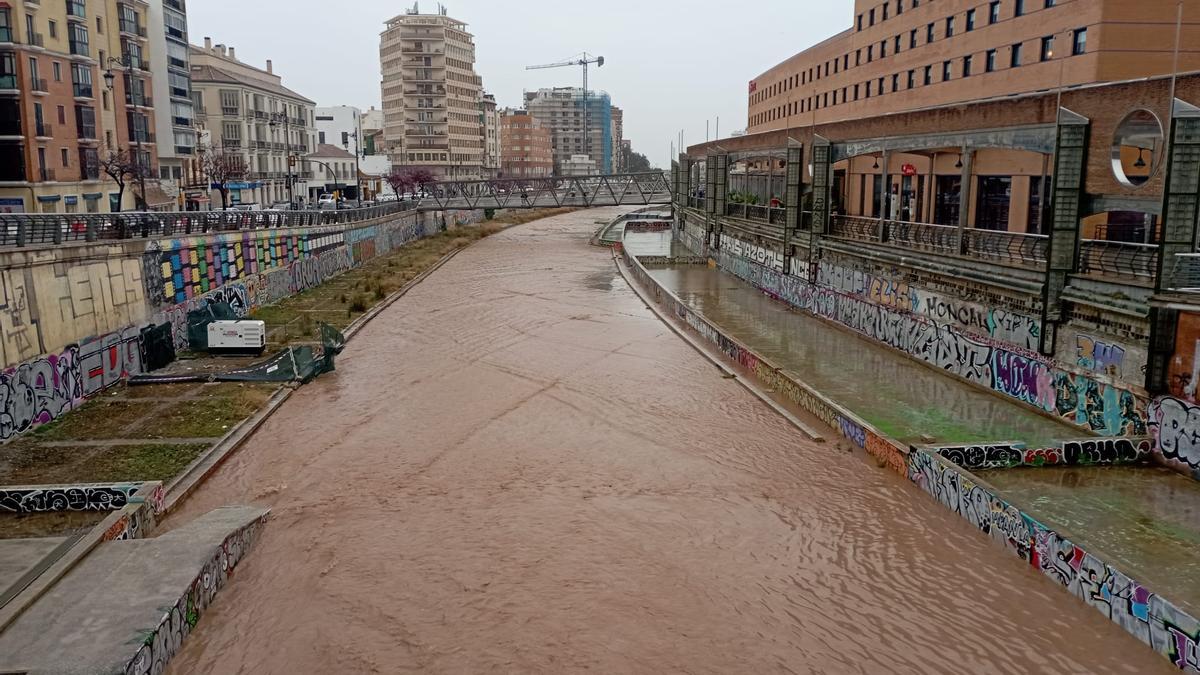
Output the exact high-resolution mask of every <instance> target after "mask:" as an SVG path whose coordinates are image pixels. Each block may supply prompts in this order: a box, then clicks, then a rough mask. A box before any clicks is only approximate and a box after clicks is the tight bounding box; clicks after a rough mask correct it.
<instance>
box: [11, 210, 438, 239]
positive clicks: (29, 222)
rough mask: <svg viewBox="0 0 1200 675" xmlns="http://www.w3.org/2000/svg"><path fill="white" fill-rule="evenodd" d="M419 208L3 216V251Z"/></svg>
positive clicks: (343, 219)
mask: <svg viewBox="0 0 1200 675" xmlns="http://www.w3.org/2000/svg"><path fill="white" fill-rule="evenodd" d="M416 208H417V204H416V203H415V202H392V203H388V204H379V205H376V206H368V207H364V208H360V209H339V210H336V211H334V210H329V211H316V210H313V211H274V210H272V211H170V212H163V213H155V212H129V213H95V214H82V213H64V214H24V213H14V214H0V247H5V246H18V247H20V246H32V245H38V244H61V243H64V242H70V241H75V242H78V241H99V240H112V239H134V238H148V237H173V236H180V235H190V234H204V233H207V232H235V231H240V230H259V229H266V228H279V227H315V226H323V225H350V224H354V223H361V222H366V221H370V220H374V219H376V218H382V217H385V216H390V215H394V214H398V213H404V212H406V211H412V210H414V209H416Z"/></svg>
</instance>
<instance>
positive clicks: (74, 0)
mask: <svg viewBox="0 0 1200 675" xmlns="http://www.w3.org/2000/svg"><path fill="white" fill-rule="evenodd" d="M66 1H67V21H86V20H87V7H86V5H85V4H84V2H83V0H66Z"/></svg>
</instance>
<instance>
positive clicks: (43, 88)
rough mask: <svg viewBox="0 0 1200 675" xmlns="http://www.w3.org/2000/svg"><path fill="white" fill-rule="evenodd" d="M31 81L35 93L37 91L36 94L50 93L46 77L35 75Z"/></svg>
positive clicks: (31, 87)
mask: <svg viewBox="0 0 1200 675" xmlns="http://www.w3.org/2000/svg"><path fill="white" fill-rule="evenodd" d="M30 83H31V86H30V89H31V90H32V91H33V93H35V94H48V93H50V85H49V84H48V83H47V82H46V78H44V77H35V78H32V79H31V80H30Z"/></svg>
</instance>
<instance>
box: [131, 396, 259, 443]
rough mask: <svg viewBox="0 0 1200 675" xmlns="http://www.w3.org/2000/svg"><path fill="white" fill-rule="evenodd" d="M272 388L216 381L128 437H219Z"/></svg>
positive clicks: (171, 407) (161, 413) (250, 411)
mask: <svg viewBox="0 0 1200 675" xmlns="http://www.w3.org/2000/svg"><path fill="white" fill-rule="evenodd" d="M274 391H275V387H274V385H237V384H230V383H225V384H218V385H211V386H206V390H205V394H202V395H200V396H198V397H196V398H195V399H193V400H190V401H179V402H177V403H172V404H169V405H168V406H167V407H166V408H164V409H162V410H161V411H160V412H158V413H156V414H155V415H154V417H153V418H152V419H150V420H147V422H146V423H145V424H142V425H139V426H138V429H137V431H136V432H135V433H132V434H131V435H130V437H131V438H214V439H215V438H220V437H221V436H224V435H225V434H227V433H229V430H230V429H232V428H233V427H234V425H236V424H237V423H238V422H241V421H242V420H244V419H246V418H247V417H249V416H251V415H253V414H254V412H255V411H257V410H258V409H259V408H260V407H262V406H263V404H265V403H266V402H267V399H269V398H270V397H271V394H272V393H273V392H274Z"/></svg>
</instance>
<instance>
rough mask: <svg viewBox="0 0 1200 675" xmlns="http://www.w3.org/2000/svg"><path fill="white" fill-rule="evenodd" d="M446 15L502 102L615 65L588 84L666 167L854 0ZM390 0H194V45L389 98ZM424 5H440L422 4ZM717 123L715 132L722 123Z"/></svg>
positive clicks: (727, 126) (311, 85) (614, 0)
mask: <svg viewBox="0 0 1200 675" xmlns="http://www.w3.org/2000/svg"><path fill="white" fill-rule="evenodd" d="M445 4H446V6H447V8H448V9H449V13H450V16H452V17H454V18H456V19H458V20H460V21H465V22H466V23H467V24H469V26H470V28H469V30H470V31H471V32H472V33H474V35H475V44H476V64H475V67H476V69H477V71H478V72H479V74H480V75H481V76H482V77H483V86H484V88H485V89H487V90H488V91H489V92H491V93H493V94H495V95H496V100H497V101H498V102H499V104H500V105H501V106H513V107H517V106H520V105H521V101H522V92H523V91H524V90H527V89H537V88H539V87H549V86H571V85H574V86H579V85H580V84H581V73H580V69H579V68H578V67H572V68H560V69H553V70H536V71H526V70H525V66H527V65H531V64H540V63H552V62H556V61H562V60H566V59H568V58H570V57H571V56H573V55H575V54H578V53H579V52H582V51H587V52H590V53H592V54H601V55H603V56H604V57H605V59H606V61H607V63H606V64H605V66H604V67H603V68H601V69H599V70H597V69H595V68H592V69H590V77H591V81H590V84H591V86H592V88H594V89H602V90H605V91H607V92H608V93H609V94H611V95H612V100H613V104H614V105H617V106H619V107H621V108H622V109H624V111H625V137H626V138H629V139H631V140H632V141H633V148H634V149H635V150H637V151H638V152H641V153H643V154H645V155H646V156H647V157H649V158H650V161H651V162H652V163H655V164H657V165H658V166H661V167H663V168H666V167H667V166H669V161H670V160H669V157H668V154H669V150H670V147H669V144H670V142H671V140H672V139H674V138H675V137H676V135H677V134H678V132H679V130H680V129H683V130H684V142H685V143H686V144H692V143H697V142H701V141H703V140H704V123H705V120H706V119H707V120H715V118H716V117H717V116H720V118H721V134H722V135H723V136H728V135H729V132H731V131H734V130H737V129H744V128H745V126H746V85H747V82H748V81H749V80H750V79H751V78H753V77H754V76H756V75H758V74H759V73H761V72H762V71H764V70H766V69H767V68H770V67H771V66H773V65H775V64H776V63H779V62H780V61H782V60H783V59H785V58H787V57H789V56H791V55H792V54H795V53H796V52H798V51H800V50H802V49H804V48H805V47H808V46H809V45H811V44H813V43H815V42H818V41H820V40H823V39H825V38H826V37H829V36H830V35H832V34H833V33H835V32H838V31H840V30H844V29H845V28H848V27H849V26H850V23H851V14H852V13H853V3H852V2H851V0H771V1H769V2H745V3H739V2H716V1H715V0H691V1H688V2H684V1H682V0H671V1H670V2H666V1H664V0H604V1H601V2H580V1H579V0H525V1H524V2H498V1H497V0H447V1H446V2H445ZM411 6H412V4H411V2H408V3H405V2H396V1H395V0H392V1H390V2H385V1H384V0H341V2H332V3H331V2H327V1H318V0H290V1H287V2H285V1H284V0H257V1H248V0H195V1H194V2H189V3H188V21H189V26H188V30H189V33H190V38H191V41H192V43H193V44H203V41H204V38H205V37H206V36H208V37H211V38H213V41H214V42H216V43H223V44H226V45H229V46H232V47H236V48H237V54H238V58H239V59H240V60H242V61H245V62H247V63H251V64H254V65H257V66H259V67H262V66H263V65H264V64H265V62H266V60H267V59H274V62H275V72H276V73H279V74H281V75H282V76H283V83H284V85H286V86H288V87H290V88H292V89H294V90H296V91H298V92H300V93H301V94H304V95H305V96H307V97H308V98H311V99H312V100H314V101H316V102H317V104H318V105H353V106H357V107H360V108H363V109H366V108H368V107H370V106H371V105H375V106H379V96H380V94H379V33H380V32H381V31H382V30H383V22H384V21H386V20H387V19H390V18H392V17H393V16H396V15H397V14H401V13H403V12H404V9H405V7H411ZM421 11H422V12H425V13H432V12H436V11H437V3H436V2H428V1H422V2H421ZM714 131H715V129H714Z"/></svg>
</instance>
